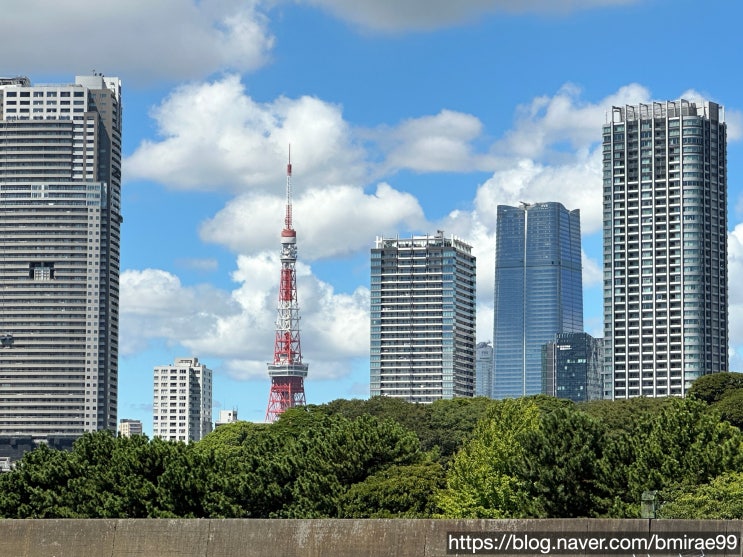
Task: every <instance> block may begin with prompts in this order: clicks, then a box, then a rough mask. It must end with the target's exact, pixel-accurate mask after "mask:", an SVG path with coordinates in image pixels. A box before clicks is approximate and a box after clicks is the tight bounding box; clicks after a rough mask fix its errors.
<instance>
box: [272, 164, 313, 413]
mask: <svg viewBox="0 0 743 557" xmlns="http://www.w3.org/2000/svg"><path fill="white" fill-rule="evenodd" d="M291 177H292V164H291V151H290V152H289V162H288V164H287V165H286V217H285V219H284V229H283V230H282V231H281V277H280V281H279V302H278V307H277V313H278V315H277V318H276V339H275V341H274V351H273V362H271V363H269V364H268V375H269V377H270V378H271V392H270V394H269V397H268V408H267V409H266V421H267V422H269V423H272V422H274V421H276V419H277V418H278V417H279V416H280V415H281V414H282V413H283V412H284V411H285V410H286V409H287V408H293V407H295V406H304V405H305V397H304V378H305V377H307V369H308V366H307V364H306V363H304V362H303V361H302V346H301V342H300V337H299V304H298V302H297V275H296V269H295V264H296V262H297V233H296V231H295V230H294V228H293V226H292V187H291Z"/></svg>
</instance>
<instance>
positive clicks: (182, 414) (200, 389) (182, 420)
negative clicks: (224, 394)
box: [152, 357, 212, 442]
mask: <svg viewBox="0 0 743 557" xmlns="http://www.w3.org/2000/svg"><path fill="white" fill-rule="evenodd" d="M152 413H153V424H152V426H153V427H152V435H153V437H160V438H162V439H165V440H168V441H185V442H189V441H198V440H199V439H201V438H202V437H204V436H205V435H206V434H207V433H209V432H210V431H212V370H210V369H209V368H207V367H206V366H205V365H204V364H201V363H199V360H198V358H195V357H192V358H178V359H177V360H176V361H175V362H174V363H173V364H171V365H167V366H158V367H156V368H155V370H154V396H153V400H152Z"/></svg>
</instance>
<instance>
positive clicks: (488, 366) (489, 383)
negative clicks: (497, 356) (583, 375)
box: [475, 342, 493, 397]
mask: <svg viewBox="0 0 743 557" xmlns="http://www.w3.org/2000/svg"><path fill="white" fill-rule="evenodd" d="M475 396H487V397H491V396H493V344H492V343H490V342H478V343H477V347H476V349H475Z"/></svg>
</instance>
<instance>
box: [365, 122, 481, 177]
mask: <svg viewBox="0 0 743 557" xmlns="http://www.w3.org/2000/svg"><path fill="white" fill-rule="evenodd" d="M482 127H483V126H482V123H481V122H480V120H479V119H478V118H476V117H475V116H472V115H470V114H463V113H461V112H455V111H452V110H442V111H441V112H440V113H438V114H436V115H434V116H423V117H421V118H411V119H409V120H405V121H404V122H402V123H401V124H399V125H398V126H396V127H394V128H380V129H379V130H377V131H376V133H375V134H374V135H375V136H376V139H377V140H378V142H379V144H380V146H381V147H382V149H383V151H384V152H385V153H386V163H385V165H384V169H383V170H384V172H385V173H387V172H392V171H395V170H397V169H400V168H407V169H410V170H415V171H418V172H442V171H443V172H449V171H451V172H461V171H469V170H474V169H477V168H480V167H481V166H482V165H483V162H482V161H480V158H481V155H479V156H478V155H476V154H475V153H474V151H473V147H472V142H473V141H475V140H476V139H478V138H479V137H480V136H481V134H482Z"/></svg>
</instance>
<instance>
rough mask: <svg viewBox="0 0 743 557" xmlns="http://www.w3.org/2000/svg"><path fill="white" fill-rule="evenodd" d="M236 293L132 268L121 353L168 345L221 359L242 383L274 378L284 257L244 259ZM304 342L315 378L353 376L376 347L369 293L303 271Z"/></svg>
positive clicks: (124, 297) (125, 291)
mask: <svg viewBox="0 0 743 557" xmlns="http://www.w3.org/2000/svg"><path fill="white" fill-rule="evenodd" d="M237 264H238V268H237V270H236V271H235V272H234V273H233V279H234V280H235V281H236V282H237V283H238V286H237V288H236V289H235V290H233V291H232V292H226V291H221V290H217V289H215V288H213V287H210V286H206V285H198V286H184V285H182V284H181V282H180V280H179V279H178V277H177V276H175V275H173V274H171V273H168V272H166V271H162V270H158V269H145V270H141V271H139V270H128V271H125V272H124V273H122V275H121V303H120V307H121V352H122V355H127V354H131V353H133V352H136V351H138V350H142V349H144V348H145V347H147V346H148V344H149V343H150V342H151V341H154V340H158V339H164V340H165V341H166V342H167V343H168V344H170V345H173V346H176V345H179V346H182V347H184V348H185V349H186V350H188V351H189V352H190V353H193V354H198V355H199V356H200V357H202V358H204V359H208V358H218V359H220V360H222V361H223V365H224V369H225V371H227V372H228V373H230V374H231V375H233V376H234V377H236V378H238V379H252V378H265V377H266V363H267V362H268V361H269V360H271V358H272V356H273V346H274V335H275V329H274V327H275V325H274V322H275V319H276V305H277V300H278V288H277V287H278V279H279V269H280V268H281V264H280V261H279V259H278V255H275V254H268V253H262V254H258V255H255V256H240V257H239V258H238V261H237ZM297 290H298V297H299V304H300V314H301V318H302V319H301V322H300V328H301V336H302V342H303V346H306V347H309V349H305V350H304V351H303V355H304V358H305V360H306V361H308V362H309V363H310V369H311V373H312V378H313V379H329V378H335V377H340V376H343V375H346V374H347V373H349V372H350V371H351V367H352V362H353V360H354V358H358V357H362V356H365V355H366V354H367V353H368V349H369V314H368V311H369V292H368V289H366V288H364V287H359V288H357V289H356V291H355V292H353V293H352V294H339V293H336V292H335V291H334V289H333V287H332V286H331V285H329V284H327V283H324V282H322V281H320V280H318V279H317V278H316V277H314V276H313V275H312V273H311V269H310V268H309V267H308V266H306V265H302V264H298V265H297Z"/></svg>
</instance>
